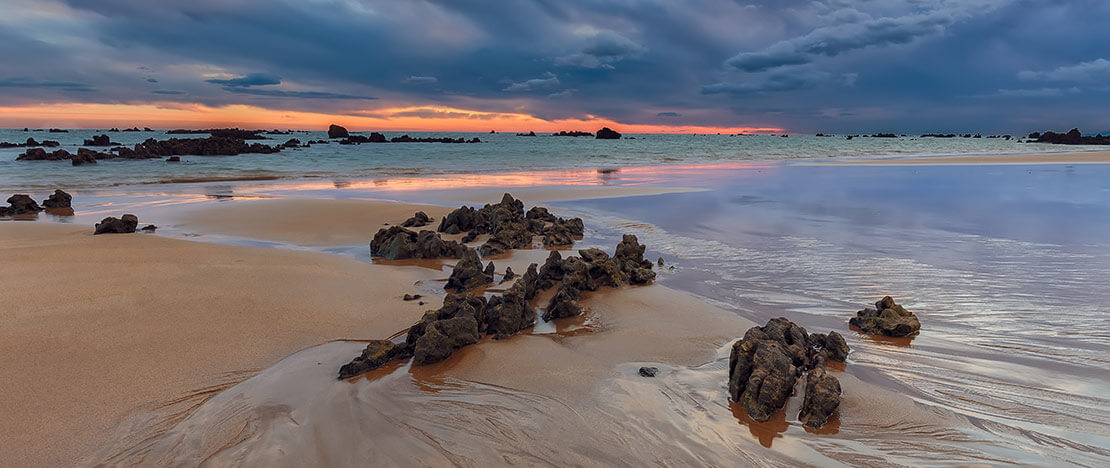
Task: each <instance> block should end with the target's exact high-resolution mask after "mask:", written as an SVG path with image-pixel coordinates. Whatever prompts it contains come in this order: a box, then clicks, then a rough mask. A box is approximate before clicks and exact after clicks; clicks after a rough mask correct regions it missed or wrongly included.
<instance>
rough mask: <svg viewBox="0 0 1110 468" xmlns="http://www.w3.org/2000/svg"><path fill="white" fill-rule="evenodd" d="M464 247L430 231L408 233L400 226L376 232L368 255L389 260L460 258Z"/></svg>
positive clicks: (464, 250)
mask: <svg viewBox="0 0 1110 468" xmlns="http://www.w3.org/2000/svg"><path fill="white" fill-rule="evenodd" d="M466 250H467V248H466V246H464V245H462V244H459V243H458V242H455V241H445V240H443V239H442V238H440V237H439V234H436V233H434V232H432V231H420V232H419V233H416V232H413V231H410V230H408V229H405V228H403V227H401V226H390V227H388V228H382V229H380V230H378V232H377V234H374V238H373V239H372V240H371V241H370V255H373V256H377V257H384V258H386V259H389V260H401V259H406V258H444V257H447V258H462V256H463V254H464V253H465V252H466Z"/></svg>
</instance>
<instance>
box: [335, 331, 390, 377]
mask: <svg viewBox="0 0 1110 468" xmlns="http://www.w3.org/2000/svg"><path fill="white" fill-rule="evenodd" d="M398 351H399V350H398V349H397V346H396V345H394V344H393V342H392V341H389V340H373V341H371V342H370V343H369V344H367V345H366V349H363V350H362V354H360V355H359V356H358V357H356V358H355V359H354V360H352V361H351V362H349V363H347V364H344V365H343V367H340V368H339V378H340V379H345V378H348V377H354V376H356V375H359V374H362V373H365V372H369V371H372V370H374V369H377V368H379V367H381V366H384V365H386V363H388V362H389V361H391V360H393V358H394V357H395V356H397V353H398Z"/></svg>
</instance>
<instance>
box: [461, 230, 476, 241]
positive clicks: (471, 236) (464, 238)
mask: <svg viewBox="0 0 1110 468" xmlns="http://www.w3.org/2000/svg"><path fill="white" fill-rule="evenodd" d="M477 238H478V231H470V232H468V233H466V235H465V236H462V239H459V242H462V243H464V244H469V243H471V242H474V240H475V239H477Z"/></svg>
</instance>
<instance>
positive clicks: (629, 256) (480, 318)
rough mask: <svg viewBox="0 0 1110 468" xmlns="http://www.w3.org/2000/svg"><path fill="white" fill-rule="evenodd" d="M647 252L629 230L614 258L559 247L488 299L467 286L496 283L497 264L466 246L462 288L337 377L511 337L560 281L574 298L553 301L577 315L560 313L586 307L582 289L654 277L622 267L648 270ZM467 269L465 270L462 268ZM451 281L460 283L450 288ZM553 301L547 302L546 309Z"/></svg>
mask: <svg viewBox="0 0 1110 468" xmlns="http://www.w3.org/2000/svg"><path fill="white" fill-rule="evenodd" d="M425 232H427V231H425ZM643 251H644V247H643V246H642V245H639V242H637V240H636V237H635V236H632V235H626V236H624V239H623V240H622V241H621V244H620V245H618V247H617V252H618V255H616V256H614V257H612V258H610V257H609V256H608V255H606V254H605V253H604V252H602V251H601V250H599V249H586V250H582V251H580V254H581V255H582V257H568V258H566V259H563V258H562V256H561V255H560V254H559V252H552V253H551V256H550V257H548V260H547V262H546V263H544V265H543V267H542V268H539V269H537V266H536V264H535V263H533V264H531V265H529V266H528V270H527V271H526V272H525V273H524V274H523V275H521V276H520V277H519V278H517V279H516V281H515V282H514V283H513V284H512V286H510V287H509V289H507V290H506V291H505V293H504V294H502V295H494V296H492V297H490V298H489V299H488V300H487V299H486V298H485V297H483V296H475V295H473V294H471V293H470V292H468V291H467V290H466V289H467V288H468V287H469V286H471V285H477V286H480V285H482V284H488V283H489V282H492V280H493V263H492V262H490V264H489V266H488V267H486V268H485V269H482V268H481V265H482V264H481V262H480V261H479V260H478V257H477V254H476V252H475V251H474V250H473V249H468V250H467V251H466V253H465V254H464V255H465V256H464V258H463V259H462V260H460V261H459V264H458V265H456V270H455V273H453V274H452V277H451V279H450V280H449V288H451V289H459V290H458V291H456V292H452V293H449V294H448V295H447V297H446V298H444V300H443V307H440V308H439V309H438V310H434V311H428V312H426V313H425V314H424V316H423V317H422V318H421V319H420V321H419V322H417V323H416V324H414V325H413V326H411V327H409V330H408V334H407V335H406V336H405V341H404V342H403V343H393V342H391V341H387V340H375V341H372V342H370V344H369V345H367V347H366V349H365V350H364V351H363V352H362V353H361V354H360V355H359V356H358V357H356V358H354V360H352V361H351V362H350V363H348V364H346V365H344V366H343V367H342V368H340V370H339V378H340V379H343V378H347V377H352V376H355V375H358V374H361V373H363V372H367V371H369V370H373V369H376V368H378V367H380V366H382V365H384V364H385V363H387V362H389V361H390V360H393V359H405V358H409V357H411V358H412V359H413V364H414V365H418V366H419V365H425V364H432V363H436V362H440V361H442V360H444V359H447V358H448V357H450V356H451V354H452V353H453V352H454V351H455V350H457V349H459V348H461V347H463V346H467V345H470V344H474V343H477V342H478V340H479V339H480V338H481V337H482V336H483V335H486V336H492V337H494V338H497V339H502V338H506V337H509V336H512V335H514V334H516V333H518V332H520V331H521V330H525V329H527V328H529V327H531V326H532V325H534V324H535V321H536V311H535V309H534V308H533V306H532V302H533V300H534V299H535V298H536V295H537V294H538V293H539V291H541V290H544V289H548V288H551V287H554V286H555V282H557V281H558V282H561V284H560V286H559V290H558V292H556V296H559V294H560V293H562V294H564V295H567V294H569V293H568V291H571V290H574V291H577V292H576V293H575V294H574V296H573V298H568V299H565V300H559V301H555V300H554V299H553V300H552V301H553V302H552V304H554V306H555V307H558V308H560V309H561V310H564V309H569V308H573V309H574V310H575V313H574V314H564V313H560V314H559V316H569V315H576V314H578V313H581V311H582V308H581V306H580V305H578V303H577V299H578V297H579V294H580V291H583V290H589V291H594V290H597V289H598V288H599V287H601V286H604V285H608V286H612V287H618V286H620V285H622V284H626V283H627V282H628V281H630V278H638V279H645V278H654V274H647V273H644V272H638V273H635V274H631V273H629V272H626V271H625V270H622V265H627V266H628V268H630V269H642V268H647V269H648V270H650V268H651V263H650V262H645V261H644V260H643ZM463 270H466V271H467V273H466V274H463V273H461V272H462V271H463ZM507 273H508V272H506V276H508V274H507ZM648 281H650V280H648ZM568 284H569V286H567V285H568ZM451 285H459V286H460V287H458V288H452V287H451ZM477 286H475V287H477ZM552 304H549V305H548V309H550V308H551V307H552ZM552 318H557V317H549V316H548V314H545V316H544V319H545V320H550V319H552Z"/></svg>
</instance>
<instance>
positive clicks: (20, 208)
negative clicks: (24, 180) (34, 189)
mask: <svg viewBox="0 0 1110 468" xmlns="http://www.w3.org/2000/svg"><path fill="white" fill-rule="evenodd" d="M8 204H9V205H11V207H9V208H8V213H9V214H13V215H19V214H27V213H38V212H40V211H42V207H41V206H39V204H38V203H36V202H35V200H34V199H33V198H31V196H30V195H24V194H21V193H17V194H15V195H12V196H10V197H8Z"/></svg>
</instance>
